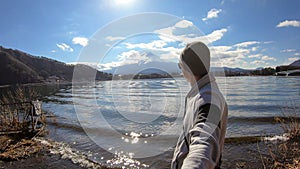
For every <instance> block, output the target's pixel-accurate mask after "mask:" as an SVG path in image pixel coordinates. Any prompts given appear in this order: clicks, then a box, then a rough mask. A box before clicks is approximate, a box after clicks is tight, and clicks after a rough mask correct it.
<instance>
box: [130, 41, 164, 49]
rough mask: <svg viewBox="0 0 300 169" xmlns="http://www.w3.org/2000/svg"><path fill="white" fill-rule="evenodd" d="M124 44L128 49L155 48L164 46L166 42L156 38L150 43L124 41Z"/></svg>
mask: <svg viewBox="0 0 300 169" xmlns="http://www.w3.org/2000/svg"><path fill="white" fill-rule="evenodd" d="M125 45H126V47H127V48H128V49H133V48H141V49H149V50H157V49H161V48H163V47H165V46H166V45H167V43H166V42H165V41H163V40H156V41H152V42H150V43H138V44H132V43H125Z"/></svg>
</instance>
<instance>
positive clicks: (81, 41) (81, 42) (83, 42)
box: [72, 37, 89, 47]
mask: <svg viewBox="0 0 300 169" xmlns="http://www.w3.org/2000/svg"><path fill="white" fill-rule="evenodd" d="M72 42H73V44H75V45H76V44H78V45H81V46H83V47H85V46H86V45H88V42H89V40H88V39H87V38H85V37H74V38H73V39H72Z"/></svg>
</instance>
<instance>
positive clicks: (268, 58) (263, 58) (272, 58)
mask: <svg viewBox="0 0 300 169" xmlns="http://www.w3.org/2000/svg"><path fill="white" fill-rule="evenodd" d="M261 59H262V60H273V61H276V59H275V58H274V57H270V56H267V55H264V56H262V57H261Z"/></svg>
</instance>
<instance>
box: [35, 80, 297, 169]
mask: <svg viewBox="0 0 300 169" xmlns="http://www.w3.org/2000/svg"><path fill="white" fill-rule="evenodd" d="M217 82H218V84H219V87H220V89H221V91H222V92H223V94H224V95H225V97H226V100H227V102H228V105H229V117H228V118H229V119H228V128H227V134H226V137H241V136H257V135H276V134H281V133H282V132H283V131H282V130H281V128H280V126H279V125H276V124H275V123H274V117H275V116H282V113H283V111H284V110H286V107H292V109H290V110H293V109H298V110H299V108H300V107H299V105H300V104H299V102H300V78H297V77H290V78H285V77H273V76H272V77H229V78H224V77H221V78H217ZM39 89H40V90H42V91H44V92H45V91H46V92H45V93H44V98H43V109H44V110H45V111H47V112H51V113H52V114H53V115H54V117H52V118H49V120H48V121H49V122H48V128H49V130H50V134H49V137H50V138H52V139H53V140H56V141H59V142H65V143H68V144H69V145H71V146H72V147H74V148H75V149H76V150H78V151H80V152H87V156H88V157H89V158H90V159H91V160H93V161H95V162H96V163H101V164H106V165H109V166H124V165H125V166H130V165H131V166H136V167H141V168H143V167H147V166H150V167H155V166H156V165H162V164H165V163H166V162H169V161H170V157H171V155H170V154H171V153H172V148H173V147H174V146H175V143H176V140H177V137H178V135H179V133H180V130H181V125H182V112H183V103H184V97H185V94H186V93H187V92H188V91H189V89H190V87H189V85H188V84H187V83H186V82H185V80H184V79H183V78H177V79H148V80H132V81H129V80H119V81H105V82H96V84H85V85H76V86H73V87H72V86H70V85H61V86H44V87H40V88H39ZM298 113H299V111H298ZM298 116H300V114H298ZM165 152H166V153H165ZM152 156H153V157H152ZM138 157H143V158H142V159H140V161H135V160H133V159H136V158H138ZM138 159H139V158H138ZM168 165H169V164H165V167H168ZM160 167H162V166H160Z"/></svg>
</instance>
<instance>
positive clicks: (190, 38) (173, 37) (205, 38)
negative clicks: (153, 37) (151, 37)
mask: <svg viewBox="0 0 300 169" xmlns="http://www.w3.org/2000/svg"><path fill="white" fill-rule="evenodd" d="M192 26H194V25H193V23H192V22H191V21H187V20H183V21H179V22H177V23H176V24H175V25H174V26H170V27H167V28H162V29H158V30H155V31H154V33H157V34H160V35H161V36H164V37H168V39H166V42H171V41H172V42H174V41H182V42H185V43H190V42H194V41H202V42H204V43H206V44H210V43H213V42H215V41H217V40H220V39H221V38H222V37H223V36H224V34H225V33H226V32H227V31H228V30H227V29H226V28H222V29H219V30H214V31H213V32H212V33H210V34H208V35H196V34H191V33H188V32H186V33H185V34H181V35H177V34H175V33H174V32H175V30H176V29H177V28H189V27H192ZM189 30H190V29H188V30H187V31H189ZM161 39H163V38H161Z"/></svg>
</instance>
